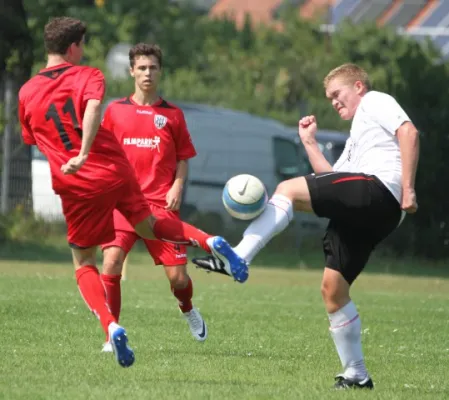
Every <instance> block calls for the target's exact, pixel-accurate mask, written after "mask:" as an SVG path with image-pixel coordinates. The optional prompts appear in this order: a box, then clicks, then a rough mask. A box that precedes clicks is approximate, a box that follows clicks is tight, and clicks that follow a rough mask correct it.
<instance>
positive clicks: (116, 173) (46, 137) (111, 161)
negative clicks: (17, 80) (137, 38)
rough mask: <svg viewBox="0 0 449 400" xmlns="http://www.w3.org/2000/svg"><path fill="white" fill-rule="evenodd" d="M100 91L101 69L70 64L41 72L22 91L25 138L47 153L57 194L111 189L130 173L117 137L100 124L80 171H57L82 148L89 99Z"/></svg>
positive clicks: (81, 194) (99, 97) (100, 95)
mask: <svg viewBox="0 0 449 400" xmlns="http://www.w3.org/2000/svg"><path fill="white" fill-rule="evenodd" d="M104 91H105V82H104V76H103V74H102V73H101V71H100V70H98V69H96V68H92V67H86V66H75V65H72V64H69V63H64V64H60V65H57V66H55V67H51V68H45V69H43V70H41V71H40V72H39V73H38V74H37V75H36V76H34V77H33V78H31V79H30V80H29V81H28V82H26V83H25V84H24V85H23V86H22V88H21V89H20V92H19V118H20V122H21V125H22V136H23V141H24V142H25V143H26V144H29V145H37V147H38V148H39V150H40V151H41V152H42V153H43V154H44V155H45V156H46V157H47V159H48V162H49V164H50V169H51V176H52V183H53V190H54V191H55V192H56V193H57V194H61V195H72V196H75V197H85V198H89V197H93V196H95V195H97V194H99V193H105V192H108V191H111V190H114V189H115V188H117V187H118V186H120V185H121V184H123V183H124V182H125V181H126V180H127V178H128V177H129V175H130V174H131V175H132V174H133V172H132V169H131V166H130V165H129V162H128V160H127V159H126V156H125V154H124V153H123V150H122V148H121V146H120V144H119V143H118V142H117V139H116V138H115V136H114V135H113V134H112V133H111V132H109V131H107V130H106V129H104V128H101V127H100V129H99V130H98V133H97V135H96V137H95V140H94V142H93V144H92V147H91V150H90V152H89V156H88V158H87V161H86V163H85V164H84V165H83V166H82V167H81V168H80V170H79V171H78V172H76V173H75V174H73V175H64V174H63V173H62V172H61V166H62V165H63V164H65V163H67V162H68V161H69V159H70V158H72V157H76V156H77V155H78V153H79V151H80V149H81V140H82V130H81V127H82V121H83V117H84V112H85V109H86V105H87V101H88V100H91V99H95V100H102V99H103V96H104Z"/></svg>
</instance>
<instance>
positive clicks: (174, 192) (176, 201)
mask: <svg viewBox="0 0 449 400" xmlns="http://www.w3.org/2000/svg"><path fill="white" fill-rule="evenodd" d="M181 199H182V185H180V184H178V183H176V182H175V183H174V184H173V186H172V187H171V188H170V190H169V191H168V192H167V196H166V197H165V200H166V201H167V205H166V206H165V209H166V210H169V211H178V210H179V208H180V207H181Z"/></svg>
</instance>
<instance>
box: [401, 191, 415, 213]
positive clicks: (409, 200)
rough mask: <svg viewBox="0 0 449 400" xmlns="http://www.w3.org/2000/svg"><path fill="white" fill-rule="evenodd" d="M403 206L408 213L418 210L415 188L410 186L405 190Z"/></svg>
mask: <svg viewBox="0 0 449 400" xmlns="http://www.w3.org/2000/svg"><path fill="white" fill-rule="evenodd" d="M401 208H402V209H403V210H404V211H405V212H406V213H407V214H414V213H415V212H416V211H418V203H417V201H416V193H415V189H412V188H408V189H404V190H403V192H402V204H401Z"/></svg>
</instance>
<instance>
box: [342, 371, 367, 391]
mask: <svg viewBox="0 0 449 400" xmlns="http://www.w3.org/2000/svg"><path fill="white" fill-rule="evenodd" d="M335 380H336V382H335V384H334V388H335V389H340V390H345V389H374V384H373V381H372V379H371V378H370V377H369V376H367V377H366V378H365V379H363V380H361V381H356V380H354V379H349V378H345V376H344V375H343V374H340V375H337V376H336V377H335Z"/></svg>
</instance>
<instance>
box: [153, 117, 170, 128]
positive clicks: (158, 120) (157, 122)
mask: <svg viewBox="0 0 449 400" xmlns="http://www.w3.org/2000/svg"><path fill="white" fill-rule="evenodd" d="M166 124H167V117H165V116H164V115H161V114H156V115H155V116H154V126H155V127H156V128H157V129H162V128H163V127H164V126H165V125H166Z"/></svg>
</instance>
